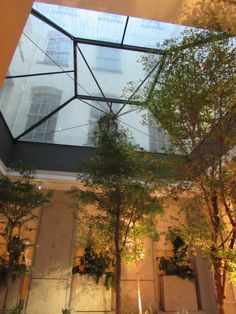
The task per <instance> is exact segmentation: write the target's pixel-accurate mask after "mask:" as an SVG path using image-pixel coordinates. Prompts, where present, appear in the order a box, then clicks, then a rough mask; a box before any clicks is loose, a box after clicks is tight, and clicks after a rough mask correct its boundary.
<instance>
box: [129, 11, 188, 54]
mask: <svg viewBox="0 0 236 314" xmlns="http://www.w3.org/2000/svg"><path fill="white" fill-rule="evenodd" d="M185 29H190V27H186V26H182V25H176V24H169V23H164V22H159V21H154V20H146V19H139V18H135V17H130V18H129V23H128V27H127V31H126V35H125V40H124V44H127V45H133V46H140V47H149V48H156V47H157V46H158V47H159V48H161V47H162V45H163V42H164V41H165V40H167V39H172V38H177V37H178V36H179V35H180V33H181V32H183V31H184V30H185Z"/></svg>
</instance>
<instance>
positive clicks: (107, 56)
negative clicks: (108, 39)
mask: <svg viewBox="0 0 236 314" xmlns="http://www.w3.org/2000/svg"><path fill="white" fill-rule="evenodd" d="M120 61H121V58H120V50H119V49H114V48H106V47H98V48H97V55H96V67H95V70H99V71H104V72H114V73H122V72H121V62H120Z"/></svg>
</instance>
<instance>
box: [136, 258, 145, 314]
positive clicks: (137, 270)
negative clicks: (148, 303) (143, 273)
mask: <svg viewBox="0 0 236 314" xmlns="http://www.w3.org/2000/svg"><path fill="white" fill-rule="evenodd" d="M136 276H137V293H138V313H139V314H142V313H143V310H142V299H141V288H140V276H139V265H138V263H136Z"/></svg>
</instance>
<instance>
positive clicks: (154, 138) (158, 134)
mask: <svg viewBox="0 0 236 314" xmlns="http://www.w3.org/2000/svg"><path fill="white" fill-rule="evenodd" d="M148 131H149V147H150V151H151V152H158V153H165V152H166V151H167V150H173V151H175V149H174V146H173V145H172V144H171V142H170V139H169V136H168V134H167V133H166V132H165V131H163V130H162V129H161V128H159V127H157V126H156V125H155V122H154V119H153V118H152V117H151V116H149V128H148Z"/></svg>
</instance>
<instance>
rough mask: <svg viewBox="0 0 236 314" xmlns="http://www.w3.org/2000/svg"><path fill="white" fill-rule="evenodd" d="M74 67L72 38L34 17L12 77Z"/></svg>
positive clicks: (30, 21) (15, 56)
mask: <svg viewBox="0 0 236 314" xmlns="http://www.w3.org/2000/svg"><path fill="white" fill-rule="evenodd" d="M73 68H74V63H73V42H72V40H71V39H69V38H68V37H66V36H65V35H63V34H62V33H60V32H58V31H57V30H55V29H53V28H52V27H50V26H48V25H47V24H46V23H43V22H42V21H40V20H39V19H37V18H35V17H34V16H30V17H29V19H28V21H27V23H26V26H25V28H24V32H23V34H22V36H21V39H20V41H19V44H18V46H17V48H16V51H15V54H14V57H13V59H12V62H11V65H10V68H9V71H8V76H15V75H27V74H36V73H48V72H59V71H63V70H65V71H68V70H72V69H73Z"/></svg>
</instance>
